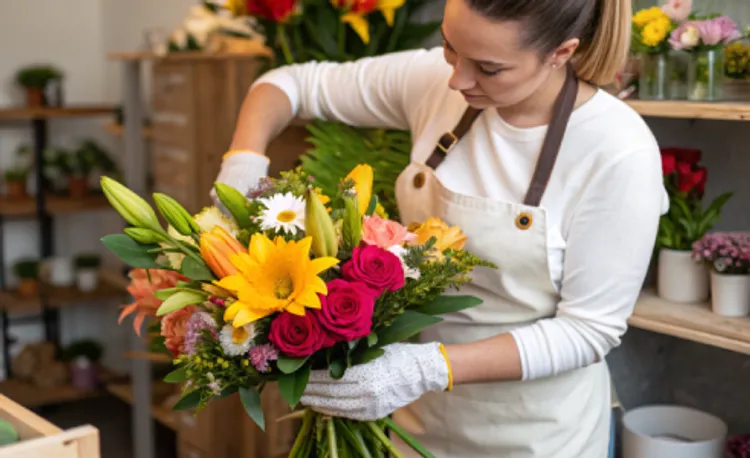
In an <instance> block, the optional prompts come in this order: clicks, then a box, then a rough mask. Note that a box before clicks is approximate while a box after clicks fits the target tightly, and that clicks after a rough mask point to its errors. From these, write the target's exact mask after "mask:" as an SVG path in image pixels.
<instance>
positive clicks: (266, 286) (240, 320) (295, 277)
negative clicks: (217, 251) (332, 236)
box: [216, 234, 339, 328]
mask: <svg viewBox="0 0 750 458" xmlns="http://www.w3.org/2000/svg"><path fill="white" fill-rule="evenodd" d="M311 244H312V238H311V237H305V238H304V239H302V240H300V241H298V242H297V241H289V242H287V241H286V240H284V239H283V238H281V237H277V238H276V239H275V240H273V241H271V239H269V238H268V237H266V236H265V235H263V234H254V235H253V236H252V238H251V239H250V247H249V253H242V254H238V255H236V256H233V257H232V260H231V261H232V264H233V265H234V266H235V267H236V268H237V269H238V270H239V273H237V274H235V275H232V276H229V277H226V278H223V279H221V280H219V281H218V282H217V283H216V284H217V285H218V286H220V287H221V288H224V289H226V290H228V291H231V292H233V293H234V294H236V295H237V298H238V300H237V301H235V302H233V303H232V305H230V306H229V308H227V310H226V311H225V312H224V319H225V320H226V321H231V322H232V325H233V326H234V327H235V328H239V327H242V326H245V325H246V324H248V323H253V322H255V321H257V320H259V319H261V318H264V317H266V316H268V315H271V314H273V313H275V312H282V311H286V312H289V313H293V314H295V315H304V314H305V309H306V308H313V309H319V308H320V307H321V304H320V298H319V297H318V294H327V293H328V288H327V287H326V284H325V282H324V281H323V279H322V278H320V276H318V274H320V273H321V272H324V271H326V270H328V269H329V268H331V267H333V266H335V265H336V264H338V262H339V260H338V259H336V258H333V257H321V258H316V259H310V248H311Z"/></svg>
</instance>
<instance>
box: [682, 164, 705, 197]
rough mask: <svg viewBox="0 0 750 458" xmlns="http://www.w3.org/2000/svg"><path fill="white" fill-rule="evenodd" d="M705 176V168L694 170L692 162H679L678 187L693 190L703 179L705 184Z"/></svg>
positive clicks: (683, 190)
mask: <svg viewBox="0 0 750 458" xmlns="http://www.w3.org/2000/svg"><path fill="white" fill-rule="evenodd" d="M705 176H706V172H705V169H703V171H701V170H700V169H699V170H696V171H695V172H694V171H693V168H692V166H691V165H690V164H688V163H686V162H678V163H677V188H678V189H679V190H680V191H682V192H690V191H692V190H693V188H695V187H696V186H697V185H698V183H700V182H701V181H704V186H705Z"/></svg>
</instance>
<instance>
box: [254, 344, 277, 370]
mask: <svg viewBox="0 0 750 458" xmlns="http://www.w3.org/2000/svg"><path fill="white" fill-rule="evenodd" d="M249 358H250V364H252V365H253V367H254V368H255V370H257V371H258V372H268V371H269V370H270V369H271V366H270V362H271V361H276V360H277V359H279V351H278V350H277V349H276V348H275V347H274V346H273V345H271V344H263V345H256V346H255V347H253V348H251V349H250V354H249Z"/></svg>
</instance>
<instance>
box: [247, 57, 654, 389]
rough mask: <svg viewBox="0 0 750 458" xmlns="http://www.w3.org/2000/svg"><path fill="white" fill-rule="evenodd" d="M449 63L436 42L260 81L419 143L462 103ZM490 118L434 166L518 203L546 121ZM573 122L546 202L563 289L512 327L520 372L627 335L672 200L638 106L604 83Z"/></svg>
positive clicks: (551, 251)
mask: <svg viewBox="0 0 750 458" xmlns="http://www.w3.org/2000/svg"><path fill="white" fill-rule="evenodd" d="M451 70H452V69H451V68H450V66H449V65H448V64H447V63H446V62H445V61H444V59H443V54H442V49H440V48H435V49H431V50H414V51H406V52H401V53H396V54H389V55H385V56H379V57H375V58H368V59H362V60H360V61H357V62H351V63H345V64H335V63H309V64H302V65H295V66H289V67H283V68H279V69H276V70H274V71H271V72H269V73H267V74H265V75H264V76H263V77H261V78H260V79H259V80H258V81H257V82H256V83H255V84H256V85H258V84H261V83H270V84H273V85H275V86H277V87H279V88H280V89H281V90H283V91H284V92H285V93H286V95H287V96H288V97H289V100H290V101H291V104H292V107H293V111H294V113H295V115H297V116H299V117H301V118H306V119H307V118H320V119H327V120H338V121H341V122H344V123H347V124H349V125H355V126H362V127H386V128H394V129H403V130H410V131H411V132H412V137H413V141H414V151H421V150H423V149H424V148H428V149H429V150H431V149H432V148H433V147H434V144H435V141H436V138H437V137H436V134H442V133H443V132H446V131H448V130H450V129H452V128H453V127H454V125H455V123H456V121H457V120H458V119H459V118H460V116H461V114H462V113H463V111H464V110H465V108H466V102H465V101H464V99H463V97H462V96H461V95H460V94H459V93H457V92H454V91H452V90H451V89H449V87H448V79H449V77H450V75H451ZM482 118H483V119H480V120H477V122H475V125H474V126H473V129H475V130H476V129H480V131H479V132H477V133H476V134H475V135H472V136H470V137H471V139H470V140H469V136H467V138H466V139H465V140H464V141H467V140H468V141H470V142H471V143H468V144H466V145H464V142H462V144H461V148H457V149H456V150H454V151H453V152H451V154H450V155H448V157H447V158H446V160H445V161H444V162H443V164H442V165H440V167H438V169H437V171H436V173H437V175H438V177H439V178H440V180H441V182H442V183H443V185H445V186H446V187H447V188H449V189H451V190H452V191H454V192H457V193H461V194H467V195H474V196H482V197H486V198H491V199H498V200H502V201H510V202H516V203H521V202H522V201H523V199H524V196H525V194H526V191H527V190H528V186H529V184H530V182H531V176H532V173H533V171H534V167H535V165H536V162H537V159H538V157H539V152H540V150H541V145H542V141H543V140H544V136H545V133H546V130H547V127H546V126H541V127H533V128H524V129H521V128H516V127H513V126H511V125H509V124H507V123H506V122H505V121H504V120H503V119H502V118H501V117H500V116H499V114H498V113H497V112H496V111H495V110H485V112H484V113H483V114H482ZM480 121H481V122H480ZM568 127H569V128H568V130H567V132H566V137H565V142H564V144H563V147H562V148H561V150H560V153H559V156H558V159H557V162H556V164H555V168H554V171H553V173H552V177H551V178H550V181H549V184H548V187H547V190H546V192H545V194H544V198H543V200H542V203H541V206H542V207H544V208H545V209H546V211H547V225H548V227H547V238H548V240H547V242H548V259H549V269H550V276H551V278H552V279H553V281H554V283H555V284H556V285H557V286H558V288H559V291H560V296H561V300H560V302H559V304H558V307H557V313H556V315H555V316H554V317H551V318H546V319H542V320H538V321H536V322H535V323H533V324H531V325H527V326H523V327H520V328H517V329H514V330H513V331H512V335H513V337H514V339H515V340H516V343H517V346H518V348H519V351H520V354H521V362H522V367H523V377H524V379H535V378H540V377H545V376H548V375H553V374H557V373H560V372H564V371H567V370H572V369H575V368H579V367H584V366H586V365H588V364H591V363H594V362H597V361H600V360H602V359H603V358H604V356H605V355H606V354H607V353H608V352H609V351H610V350H611V349H612V348H613V347H615V346H617V345H619V343H620V338H621V336H622V334H624V332H625V330H626V329H627V318H628V317H629V316H630V314H631V313H632V310H633V306H634V304H635V301H636V300H637V297H638V294H639V292H640V290H641V287H642V282H643V277H644V275H645V272H646V269H647V265H648V263H649V259H650V255H651V252H652V249H653V245H654V240H655V237H656V231H657V227H658V221H659V216H660V215H661V214H662V213H663V212H664V211H666V209H667V207H668V197H667V195H666V191H665V190H664V187H663V182H662V175H661V160H660V154H659V148H658V145H657V143H656V141H655V139H654V137H653V135H652V133H651V132H650V130H649V129H648V127H647V125H646V124H645V122H644V121H643V120H642V119H641V117H640V116H639V115H638V114H637V113H636V112H634V111H633V110H632V109H631V108H630V107H628V106H627V105H626V104H625V103H623V102H621V101H619V100H618V99H616V98H615V97H613V96H611V95H609V94H607V93H606V92H604V91H601V90H600V91H598V92H597V93H596V94H595V95H594V96H593V97H592V98H591V99H590V100H588V101H587V102H585V103H584V104H583V105H582V106H580V107H578V108H577V109H576V110H575V111H574V113H573V114H572V116H571V119H570V121H569V126H568ZM482 130H484V131H482ZM423 156H424V155H423ZM425 157H426V156H425Z"/></svg>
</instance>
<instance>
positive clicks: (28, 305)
mask: <svg viewBox="0 0 750 458" xmlns="http://www.w3.org/2000/svg"><path fill="white" fill-rule="evenodd" d="M118 277H121V276H118V275H117V274H116V273H111V272H108V271H103V273H102V274H101V275H100V278H99V287H98V288H97V289H96V290H94V291H91V292H83V291H80V290H78V288H76V287H75V286H72V287H58V286H47V288H48V290H47V306H49V307H58V308H59V307H64V306H66V305H72V304H80V303H88V302H95V301H101V300H108V299H117V298H123V297H124V296H125V295H126V294H127V292H126V291H125V290H124V289H123V288H122V285H121V284H113V283H112V281H111V280H110V278H118ZM0 308H2V309H4V310H5V311H7V312H9V313H34V312H39V311H41V308H42V303H41V300H40V299H39V298H38V297H31V298H25V297H20V296H18V295H17V294H16V293H15V292H13V291H0Z"/></svg>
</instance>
